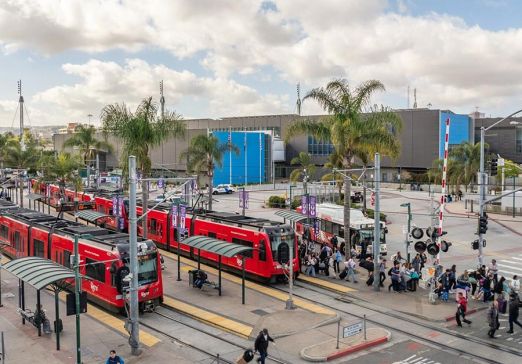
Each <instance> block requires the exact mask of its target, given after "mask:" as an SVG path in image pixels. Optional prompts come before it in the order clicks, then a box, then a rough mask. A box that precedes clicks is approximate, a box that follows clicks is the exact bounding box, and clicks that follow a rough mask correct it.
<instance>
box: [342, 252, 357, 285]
mask: <svg viewBox="0 0 522 364" xmlns="http://www.w3.org/2000/svg"><path fill="white" fill-rule="evenodd" d="M344 264H345V265H346V269H347V272H348V274H347V275H346V280H347V281H348V282H350V277H352V278H353V283H357V273H356V272H355V267H356V266H357V263H356V262H355V259H354V257H353V256H351V257H350V259H349V260H348V261H347V262H345V263H344Z"/></svg>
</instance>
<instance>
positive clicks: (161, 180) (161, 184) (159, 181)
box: [158, 178, 165, 188]
mask: <svg viewBox="0 0 522 364" xmlns="http://www.w3.org/2000/svg"><path fill="white" fill-rule="evenodd" d="M164 186H165V180H164V179H163V178H160V179H159V180H158V188H163V187H164Z"/></svg>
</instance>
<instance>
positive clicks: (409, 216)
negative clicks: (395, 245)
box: [401, 202, 411, 263]
mask: <svg viewBox="0 0 522 364" xmlns="http://www.w3.org/2000/svg"><path fill="white" fill-rule="evenodd" d="M401 207H407V208H408V230H407V231H406V234H405V235H406V236H405V238H404V244H405V245H406V257H407V258H406V259H407V260H408V263H410V241H409V239H408V236H409V234H410V229H411V203H409V202H406V203H402V204H401Z"/></svg>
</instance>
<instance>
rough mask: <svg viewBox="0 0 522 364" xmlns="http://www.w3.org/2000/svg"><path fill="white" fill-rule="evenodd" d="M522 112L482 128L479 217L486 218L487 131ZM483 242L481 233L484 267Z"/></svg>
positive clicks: (480, 252) (480, 260)
mask: <svg viewBox="0 0 522 364" xmlns="http://www.w3.org/2000/svg"><path fill="white" fill-rule="evenodd" d="M520 112H522V109H521V110H518V111H516V112H514V113H512V114H511V115H508V116H506V117H505V118H502V119H500V120H499V121H497V122H496V123H493V124H491V125H490V126H488V127H487V128H485V127H484V126H482V127H481V128H480V172H479V174H478V181H479V184H480V193H479V206H480V214H479V217H483V216H484V205H485V200H486V186H485V183H486V174H485V173H484V163H485V161H484V144H485V142H484V139H485V136H486V131H488V130H489V129H491V128H493V127H494V126H496V125H498V124H500V123H501V122H503V121H505V120H507V119H509V118H510V117H512V116H514V115H516V114H518V113H520ZM483 240H484V236H483V234H480V232H479V249H478V251H479V256H478V259H479V264H480V265H481V266H482V265H483V264H484V256H483V254H482V248H483V246H482V243H483Z"/></svg>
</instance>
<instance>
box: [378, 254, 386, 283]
mask: <svg viewBox="0 0 522 364" xmlns="http://www.w3.org/2000/svg"><path fill="white" fill-rule="evenodd" d="M385 280H386V259H385V258H382V259H381V261H380V263H379V286H380V287H384V281H385Z"/></svg>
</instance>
